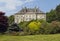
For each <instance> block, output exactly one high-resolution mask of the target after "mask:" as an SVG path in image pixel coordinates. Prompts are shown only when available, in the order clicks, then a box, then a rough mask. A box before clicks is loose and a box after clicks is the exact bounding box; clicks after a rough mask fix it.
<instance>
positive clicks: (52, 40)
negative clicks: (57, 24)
mask: <svg viewBox="0 0 60 41" xmlns="http://www.w3.org/2000/svg"><path fill="white" fill-rule="evenodd" d="M0 41H60V34H55V35H30V36H7V35H0Z"/></svg>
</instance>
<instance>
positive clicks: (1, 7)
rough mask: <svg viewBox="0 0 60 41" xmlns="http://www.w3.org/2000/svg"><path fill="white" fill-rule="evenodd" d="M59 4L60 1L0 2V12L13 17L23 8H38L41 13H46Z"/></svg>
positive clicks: (5, 0)
mask: <svg viewBox="0 0 60 41" xmlns="http://www.w3.org/2000/svg"><path fill="white" fill-rule="evenodd" d="M59 4H60V0H0V11H2V12H5V13H6V15H7V16H10V15H14V14H15V13H17V12H18V11H20V10H21V9H22V8H24V7H27V8H34V7H38V8H39V9H40V10H42V11H43V12H48V11H50V10H51V9H55V8H56V6H57V5H59Z"/></svg>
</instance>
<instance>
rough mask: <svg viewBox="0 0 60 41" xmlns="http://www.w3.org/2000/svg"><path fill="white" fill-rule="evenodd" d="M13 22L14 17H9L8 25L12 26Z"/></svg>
mask: <svg viewBox="0 0 60 41" xmlns="http://www.w3.org/2000/svg"><path fill="white" fill-rule="evenodd" d="M13 22H14V16H13V15H11V16H10V17H9V24H12V23H13Z"/></svg>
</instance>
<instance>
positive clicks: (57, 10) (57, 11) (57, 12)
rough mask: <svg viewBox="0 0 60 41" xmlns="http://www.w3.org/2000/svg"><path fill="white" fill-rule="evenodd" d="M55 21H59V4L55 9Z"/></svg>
mask: <svg viewBox="0 0 60 41" xmlns="http://www.w3.org/2000/svg"><path fill="white" fill-rule="evenodd" d="M56 15H57V20H58V21H60V4H59V5H58V6H57V7H56Z"/></svg>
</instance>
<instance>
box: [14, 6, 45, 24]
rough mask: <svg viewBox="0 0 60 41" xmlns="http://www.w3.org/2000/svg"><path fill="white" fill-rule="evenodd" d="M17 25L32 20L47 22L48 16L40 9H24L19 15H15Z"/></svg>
mask: <svg viewBox="0 0 60 41" xmlns="http://www.w3.org/2000/svg"><path fill="white" fill-rule="evenodd" d="M14 17H15V23H20V22H23V21H30V20H36V19H38V20H40V19H43V20H46V14H45V13H43V12H42V11H41V10H40V9H39V8H36V7H35V8H26V7H25V8H22V9H21V10H20V11H19V12H18V13H16V14H15V15H14Z"/></svg>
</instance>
